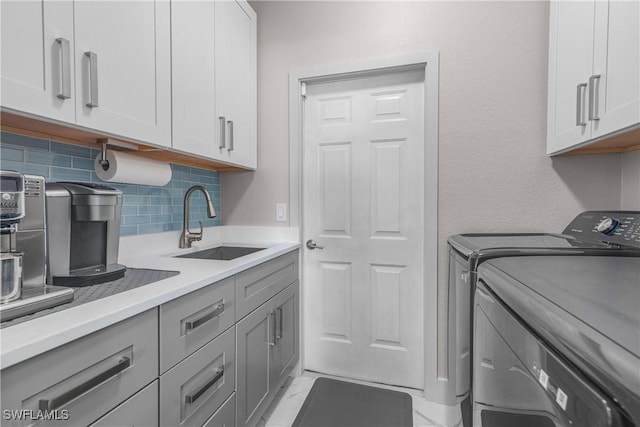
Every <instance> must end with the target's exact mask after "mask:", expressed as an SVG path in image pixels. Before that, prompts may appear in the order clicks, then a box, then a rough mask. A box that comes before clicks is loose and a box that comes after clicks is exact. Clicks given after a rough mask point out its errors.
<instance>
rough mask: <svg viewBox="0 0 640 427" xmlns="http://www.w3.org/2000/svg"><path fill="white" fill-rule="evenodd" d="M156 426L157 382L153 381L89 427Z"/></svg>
mask: <svg viewBox="0 0 640 427" xmlns="http://www.w3.org/2000/svg"><path fill="white" fill-rule="evenodd" d="M157 425H158V380H155V381H154V382H152V383H151V384H149V385H148V386H146V387H145V388H143V389H142V390H140V391H139V392H137V393H136V394H134V395H133V396H131V397H130V398H129V399H127V400H126V401H125V402H124V403H122V404H120V406H118V407H117V408H115V409H114V410H112V411H111V412H109V413H108V414H107V415H105V416H104V417H102V418H100V419H99V420H98V421H96V422H95V423H93V424H91V427H113V426H118V427H151V426H157Z"/></svg>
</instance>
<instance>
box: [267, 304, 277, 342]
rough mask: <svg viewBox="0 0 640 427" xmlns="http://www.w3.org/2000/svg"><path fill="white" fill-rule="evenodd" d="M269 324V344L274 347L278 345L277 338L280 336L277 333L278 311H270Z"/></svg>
mask: <svg viewBox="0 0 640 427" xmlns="http://www.w3.org/2000/svg"><path fill="white" fill-rule="evenodd" d="M268 326H269V327H268V328H267V335H269V337H267V344H269V345H270V346H271V347H274V346H275V345H276V340H277V337H278V336H277V334H276V313H275V312H273V311H272V312H271V313H269V325H268ZM272 330H273V331H272Z"/></svg>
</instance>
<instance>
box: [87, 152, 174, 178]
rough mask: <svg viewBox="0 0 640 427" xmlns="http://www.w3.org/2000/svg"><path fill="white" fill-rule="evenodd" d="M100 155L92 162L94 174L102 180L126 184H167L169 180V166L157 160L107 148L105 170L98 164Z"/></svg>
mask: <svg viewBox="0 0 640 427" xmlns="http://www.w3.org/2000/svg"><path fill="white" fill-rule="evenodd" d="M101 159H102V155H101V154H100V155H98V157H96V160H95V161H94V163H93V168H94V169H95V171H96V175H98V178H100V179H101V180H103V181H107V182H123V183H126V184H142V185H157V186H163V185H167V184H168V183H169V181H170V180H171V166H170V165H169V163H165V162H161V161H159V160H153V159H145V158H144V157H140V156H137V155H135V154H129V153H124V152H121V151H114V150H107V160H108V161H109V166H108V167H107V169H106V170H104V169H103V167H102V165H101V164H100V160H101Z"/></svg>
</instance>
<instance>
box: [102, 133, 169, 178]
mask: <svg viewBox="0 0 640 427" xmlns="http://www.w3.org/2000/svg"><path fill="white" fill-rule="evenodd" d="M97 143H98V144H100V145H102V154H101V155H100V160H99V161H98V163H100V166H101V167H102V169H103V170H104V171H106V170H107V169H109V160H107V145H111V146H112V147H118V148H121V149H122V151H139V147H138V146H137V145H135V144H131V143H129V142H124V141H119V140H116V139H112V138H98V140H97ZM146 151H161V150H159V149H150V150H146Z"/></svg>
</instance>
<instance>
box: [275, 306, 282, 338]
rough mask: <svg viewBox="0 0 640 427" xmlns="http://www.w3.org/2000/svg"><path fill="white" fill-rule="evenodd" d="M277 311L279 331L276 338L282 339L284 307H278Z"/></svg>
mask: <svg viewBox="0 0 640 427" xmlns="http://www.w3.org/2000/svg"><path fill="white" fill-rule="evenodd" d="M276 312H277V313H278V333H277V334H276V339H282V307H278V308H277V309H276Z"/></svg>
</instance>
